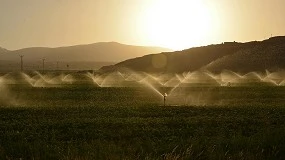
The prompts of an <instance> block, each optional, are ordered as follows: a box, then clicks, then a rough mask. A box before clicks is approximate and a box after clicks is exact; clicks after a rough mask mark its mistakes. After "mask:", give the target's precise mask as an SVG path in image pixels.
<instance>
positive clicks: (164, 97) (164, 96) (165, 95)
mask: <svg viewBox="0 0 285 160" xmlns="http://www.w3.org/2000/svg"><path fill="white" fill-rule="evenodd" d="M166 97H167V94H166V93H164V95H163V101H164V103H163V104H164V107H165V102H166Z"/></svg>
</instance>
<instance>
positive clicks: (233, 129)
mask: <svg viewBox="0 0 285 160" xmlns="http://www.w3.org/2000/svg"><path fill="white" fill-rule="evenodd" d="M190 91H191V92H190ZM284 91H285V88H284V87H232V88H224V87H216V88H189V91H185V90H184V91H183V92H179V93H185V92H190V93H191V95H195V96H192V98H193V97H194V98H200V99H201V101H200V102H203V103H200V104H201V105H200V104H198V105H179V106H174V105H169V106H166V107H163V106H161V105H160V104H162V99H161V97H159V96H158V95H155V94H154V93H153V92H151V91H148V90H146V89H144V88H94V87H88V86H85V87H82V86H74V87H65V88H30V87H19V86H10V87H9V94H10V98H11V99H12V100H13V101H17V105H11V104H8V103H5V104H4V103H3V104H1V103H0V104H1V107H0V159H20V158H23V159H284V157H285V116H284V115H285V106H284V104H285V103H284V101H285V100H284V99H285V92H284ZM210 95H211V96H210ZM188 96H189V95H188ZM190 97H191V96H190ZM206 99H207V100H206ZM208 99H210V101H209V100H208ZM192 102H194V101H192ZM204 102H207V103H204ZM220 102H223V103H220ZM169 103H170V102H169ZM195 103H196V102H195Z"/></svg>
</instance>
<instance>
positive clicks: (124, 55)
mask: <svg viewBox="0 0 285 160" xmlns="http://www.w3.org/2000/svg"><path fill="white" fill-rule="evenodd" d="M162 51H170V50H169V49H166V48H159V47H144V46H132V45H125V44H120V43H117V42H99V43H94V44H88V45H77V46H69V47H58V48H46V47H34V48H25V49H20V50H14V51H6V52H4V51H3V54H1V55H0V61H5V62H7V63H10V64H14V63H16V62H17V63H19V61H20V58H19V55H24V62H25V64H26V66H27V65H29V66H31V65H37V66H38V65H41V60H42V59H43V58H45V59H46V62H47V63H56V62H57V61H59V62H65V63H68V62H76V63H77V64H78V65H79V62H80V63H82V64H83V63H85V62H86V63H87V62H88V63H90V62H94V63H100V64H103V63H102V62H104V64H105V65H107V64H110V63H112V64H114V63H115V62H120V61H122V60H126V59H129V58H133V57H139V56H143V55H146V54H151V53H159V52H162ZM106 62H107V64H106ZM35 63H36V64H35ZM11 66H12V65H10V67H11ZM72 66H74V65H72ZM6 67H7V66H6ZM8 67H9V66H8ZM98 67H99V68H100V67H102V66H98ZM2 68H3V66H2ZM4 68H5V67H4ZM91 68H93V69H94V67H92V65H90V66H89V67H79V68H78V67H77V69H91ZM73 69H74V68H73Z"/></svg>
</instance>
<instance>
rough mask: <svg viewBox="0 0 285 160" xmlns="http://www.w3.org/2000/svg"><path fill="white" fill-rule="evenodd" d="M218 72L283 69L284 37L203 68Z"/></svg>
mask: <svg viewBox="0 0 285 160" xmlns="http://www.w3.org/2000/svg"><path fill="white" fill-rule="evenodd" d="M204 68H205V69H207V70H210V71H214V72H219V71H221V70H223V69H227V70H232V71H236V72H250V71H264V70H278V69H285V37H274V38H270V39H269V40H265V41H263V42H260V43H258V45H256V46H255V47H252V48H248V49H245V50H241V51H238V52H236V53H234V54H232V55H228V56H225V57H222V58H219V59H217V60H215V61H213V62H211V63H210V64H208V65H206V66H205V67H204Z"/></svg>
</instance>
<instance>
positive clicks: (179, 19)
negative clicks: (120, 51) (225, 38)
mask: <svg viewBox="0 0 285 160" xmlns="http://www.w3.org/2000/svg"><path fill="white" fill-rule="evenodd" d="M143 14H144V15H143V16H144V19H143V21H142V22H143V24H142V26H144V27H143V29H144V30H143V32H144V33H145V38H146V39H147V40H149V41H150V42H151V43H152V44H155V45H158V46H164V47H168V48H172V49H176V50H179V49H184V48H187V47H191V46H195V45H199V44H200V43H201V41H202V40H203V39H205V38H206V36H207V34H208V33H209V32H210V30H211V26H210V25H211V15H210V13H209V9H208V8H207V6H206V5H204V4H203V3H202V1H195V0H177V1H173V0H157V1H153V2H152V3H150V4H149V7H148V8H147V9H146V11H145V12H143Z"/></svg>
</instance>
